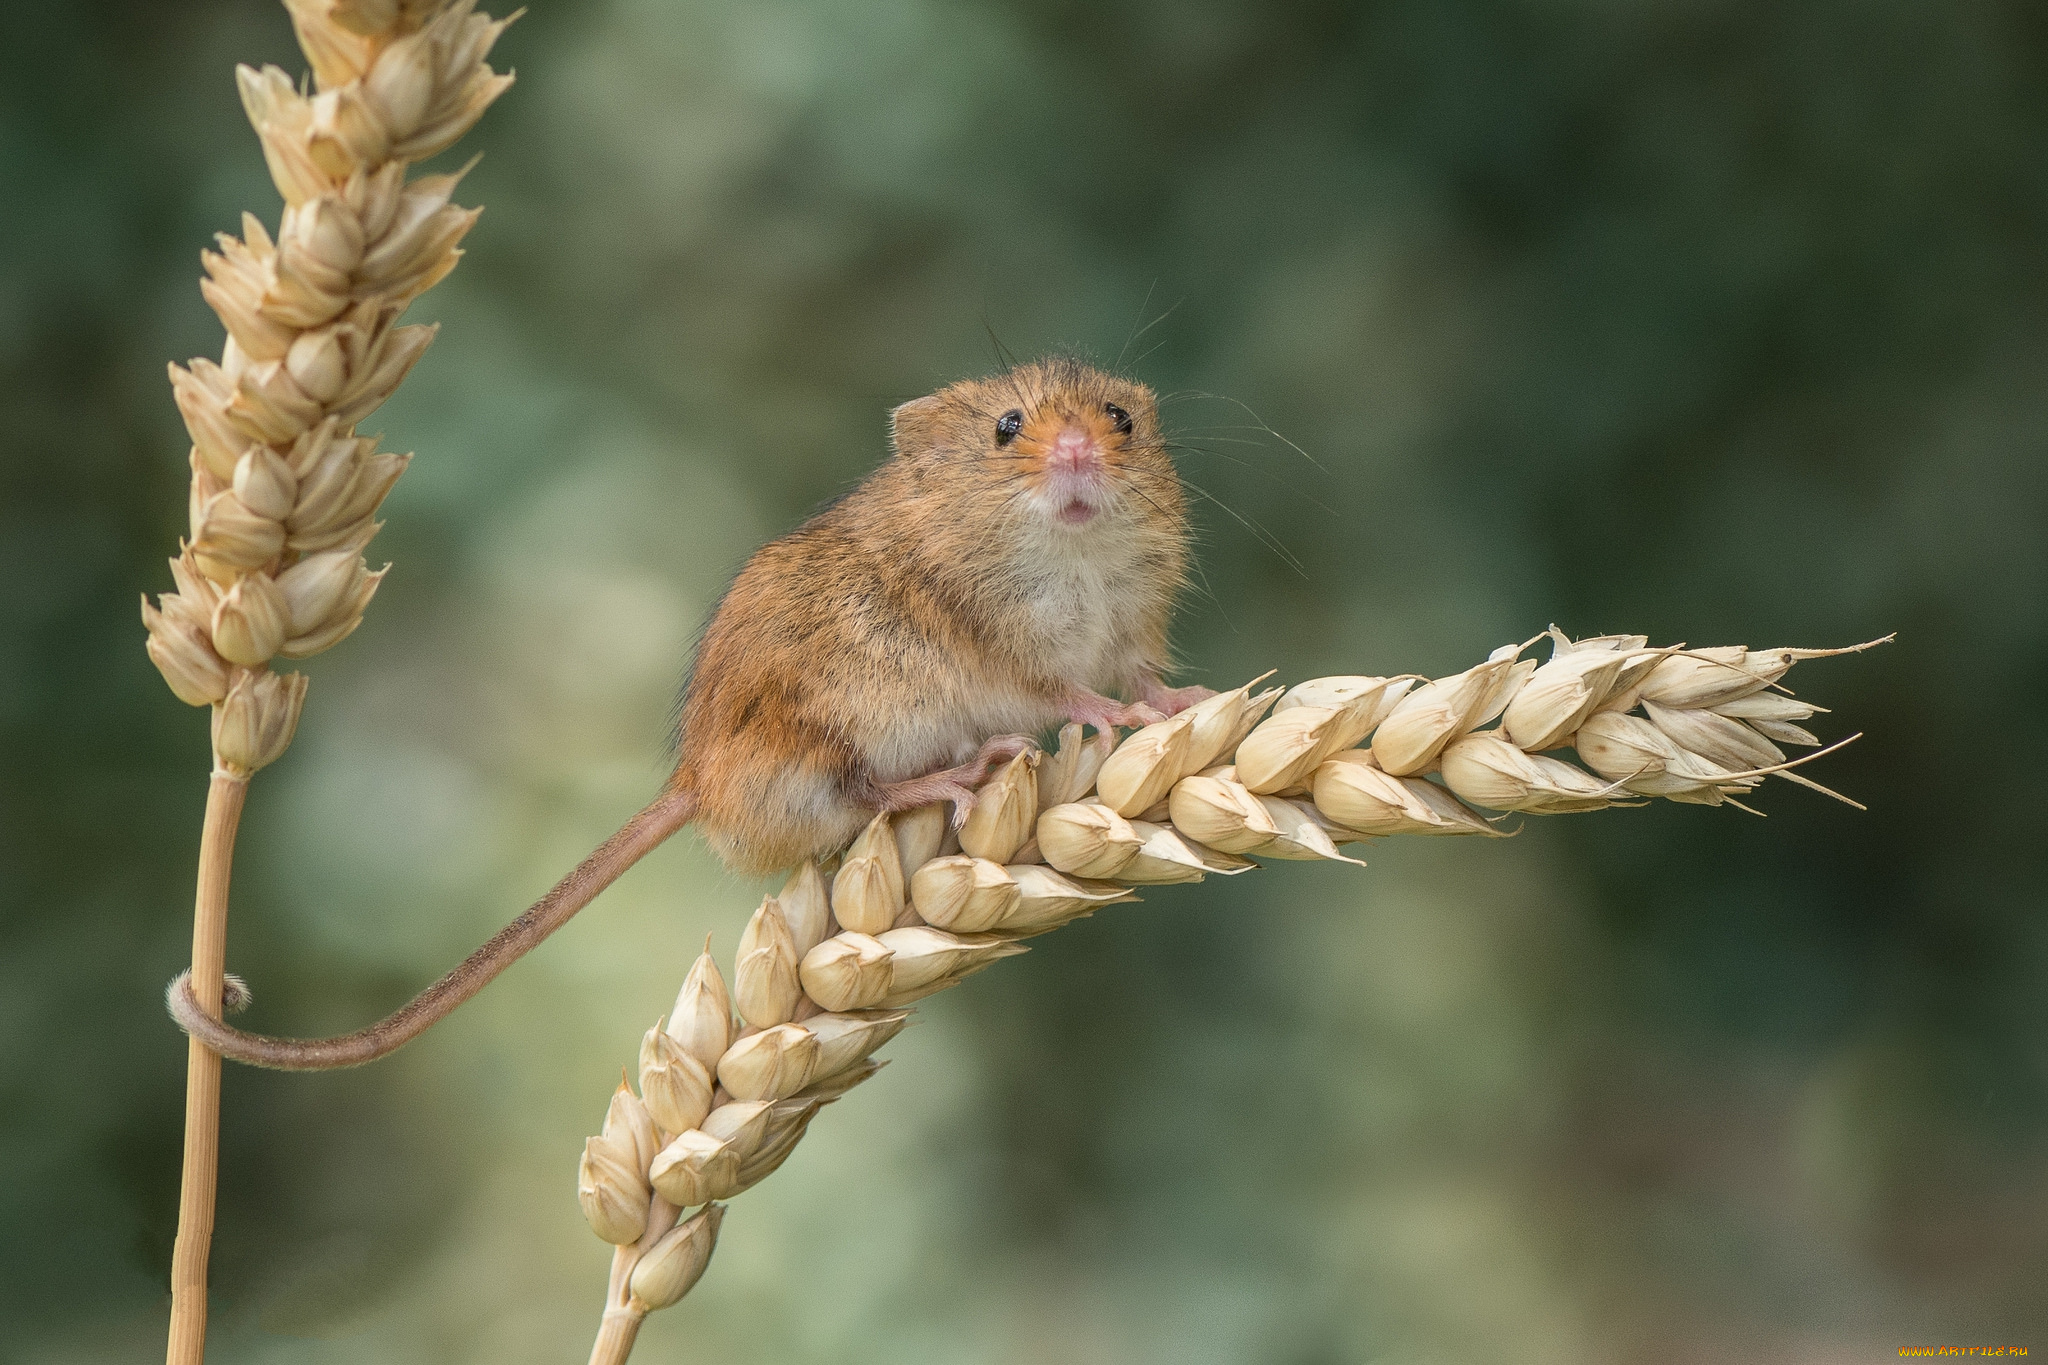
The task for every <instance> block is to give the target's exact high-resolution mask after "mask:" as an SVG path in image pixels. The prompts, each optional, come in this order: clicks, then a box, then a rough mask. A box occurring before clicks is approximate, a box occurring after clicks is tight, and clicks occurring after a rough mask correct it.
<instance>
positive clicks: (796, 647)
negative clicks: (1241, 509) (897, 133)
mask: <svg viewBox="0 0 2048 1365" xmlns="http://www.w3.org/2000/svg"><path fill="white" fill-rule="evenodd" d="M890 429H891V438H892V439H891V443H892V445H893V447H894V453H893V455H892V456H891V458H890V459H889V460H888V461H887V462H885V463H884V464H883V465H882V466H881V467H880V468H879V469H877V470H875V472H874V473H872V474H871V475H869V476H868V478H867V479H866V480H865V481H864V482H863V483H862V484H861V485H860V486H859V487H858V488H856V489H854V490H853V491H852V492H851V493H849V494H847V495H846V496H845V497H843V498H840V499H839V500H838V501H836V502H834V503H832V504H831V505H829V506H828V507H826V508H825V509H824V510H823V511H821V512H819V513H818V514H817V515H815V516H813V517H812V518H811V519H810V520H809V521H806V522H805V523H804V524H803V525H802V526H799V527H798V528H797V529H796V530H794V531H792V532H790V533H789V534H788V535H786V536H784V537H782V538H781V539H780V540H777V541H774V542H772V543H771V544H769V545H767V546H766V547H764V548H763V549H761V550H760V551H758V552H756V553H755V555H754V556H753V558H752V559H750V560H749V561H748V562H747V565H746V567H745V568H744V569H742V570H741V571H740V574H739V577H738V578H736V579H735V580H734V581H733V584H732V586H731V587H730V588H729V589H728V590H727V591H726V594H725V597H724V599H723V600H722V601H721V602H720V603H719V606H718V610H717V612H716V614H715V615H714V616H713V617H712V620H711V624H710V626H709V627H708V628H707V629H706V630H705V632H704V636H703V639H702V641H701V642H700V643H699V645H698V648H697V653H696V659H695V662H694V664H693V666H692V668H691V670H690V676H689V680H688V682H687V684H686V686H685V690H684V696H683V704H682V712H681V723H680V744H679V747H678V756H677V762H676V768H675V773H674V775H673V776H672V777H671V778H670V779H669V781H668V783H667V784H666V786H665V788H664V790H663V792H662V794H661V795H660V796H658V797H657V798H656V799H655V800H654V801H653V802H652V803H651V804H649V805H648V806H647V807H646V808H645V809H644V810H642V811H640V813H639V814H637V815H635V816H634V817H633V818H632V819H630V820H628V821H627V822H626V824H625V826H624V827H623V828H621V829H620V830H619V831H618V833H616V834H614V835H613V836H612V837H611V838H610V839H608V840H606V841H605V843H604V844H603V845H602V846H601V847H599V848H598V850H597V851H596V852H595V853H593V854H591V855H590V857H589V858H587V859H585V860H584V862H583V863H582V864H581V865H580V866H579V867H577V868H576V870H575V871H573V872H571V873H570V874H569V875H568V876H567V877H565V878H563V879H562V881H561V882H560V883H558V884H557V885H556V886H555V888H554V889H553V890H551V891H549V892H548V893H547V895H545V896H543V897H541V899H540V900H538V901H536V902H535V903H534V904H533V906H532V907H530V908H529V909H528V910H527V911H526V912H525V913H524V914H522V915H520V916H519V917H518V918H517V919H515V920H513V921H512V923H510V924H508V925H507V926H506V927H505V928H504V929H503V930H501V931H499V933H498V934H497V935H496V936H494V937H493V938H492V939H490V941H489V942H487V943H485V944H484V945H483V946H482V947H481V948H479V949H477V950H476V952H474V953H472V954H471V955H470V956H469V957H468V958H467V959H465V960H464V961H463V962H462V964H461V965H460V966H458V967H456V968H455V970H454V971H452V972H450V973H449V974H448V975H447V976H445V977H443V978H441V980H439V981H437V982H435V983H434V984H433V985H431V986H429V987H428V988H427V989H426V990H424V991H422V992H421V993H420V994H419V995H418V996H416V997H414V999H413V1000H412V1001H411V1002H410V1003H408V1004H407V1005H405V1006H404V1007H403V1008H401V1009H400V1010H398V1011H397V1012H396V1013H394V1014H392V1015H391V1016H389V1017H388V1018H386V1019H384V1020H382V1021H381V1022H379V1023H376V1024H373V1025H371V1026H370V1027H368V1028H366V1029H362V1030H360V1031H358V1032H356V1033H351V1034H347V1035H345V1036H342V1037H337V1038H322V1039H288V1038H269V1037H264V1036H262V1035H259V1034H253V1033H244V1032H242V1031H241V1030H239V1029H235V1028H231V1027H229V1026H228V1025H226V1024H224V1023H222V1022H221V1021H219V1020H218V1019H215V1018H213V1017H211V1016H210V1015H208V1014H206V1013H205V1012H204V1011H202V1010H201V1009H200V1008H199V1006H198V1004H197V1002H196V1001H195V1000H194V999H193V998H192V996H191V993H190V989H189V985H188V984H187V981H186V978H185V977H184V976H180V977H179V978H178V979H177V980H176V981H174V982H172V983H171V989H170V991H169V1005H170V1009H171V1013H172V1015H173V1016H174V1017H175V1018H176V1019H177V1021H178V1023H179V1024H180V1025H181V1026H182V1027H183V1028H184V1029H185V1030H186V1031H187V1032H188V1033H190V1034H192V1035H193V1036H194V1037H196V1038H198V1039H199V1040H200V1041H201V1042H203V1043H205V1044H206V1045H207V1046H208V1047H211V1048H214V1049H215V1050H217V1051H219V1052H220V1053H221V1054H222V1055H224V1056H227V1057H232V1058H234V1059H235V1060H237V1061H241V1062H247V1063H250V1064H253V1065H256V1066H267V1067H276V1068H280V1069H284V1070H325V1069H328V1068H332V1067H343V1066H357V1065H361V1064H362V1063H364V1062H369V1061H374V1060H376V1059H377V1058H379V1057H382V1056H384V1055H385V1054H386V1053H389V1052H391V1051H392V1050H394V1049H395V1048H397V1047H399V1046H400V1045H401V1044H403V1043H405V1042H408V1041H410V1040H411V1039H412V1038H414V1037H416V1036H418V1035H419V1034H420V1033H422V1032H424V1031H425V1030H426V1029H427V1028H428V1027H430V1026H431V1025H433V1024H434V1023H435V1022H436V1021H438V1020H439V1019H441V1018H442V1017H444V1016H445V1015H447V1014H448V1013H449V1012H450V1011H452V1010H453V1009H454V1008H455V1007H456V1006H457V1005H459V1004H461V1003H462V1002H463V1001H464V1000H467V999H468V998H469V997H470V996H472V995H474V994H475V993H476V992H477V991H479V990H481V989H482V988H483V987H484V985H485V984H487V983H488V982H489V981H490V980H491V979H492V978H493V977H495V976H497V975H498V973H500V972H502V971H503V970H504V969H505V968H506V967H508V966H510V965H511V964H512V963H513V962H514V961H515V960H517V959H518V958H519V957H520V956H522V955H523V954H525V953H526V952H527V951H528V950H530V949H531V948H533V947H534V946H535V945H536V944H538V943H539V942H540V941H541V940H542V939H544V938H546V937H547V936H548V935H549V934H551V933H553V932H554V931H555V930H556V929H558V928H560V927H561V926H562V925H563V924H564V923H566V922H567V921H568V920H569V918H570V917H571V916H573V915H574V914H575V913H576V912H577V911H578V910H580V909H582V908H583V907H584V906H585V905H587V904H588V903H589V902H590V901H591V900H592V899H593V898H594V897H596V895H597V894H598V893H599V892H600V891H602V890H603V889H604V888H605V887H606V886H608V885H610V884H611V883H612V881H613V880H615V879H616V878H617V877H618V876H619V875H620V874H621V873H623V872H624V871H625V870H626V869H627V868H629V867H631V866H632V865H633V864H634V863H635V862H637V861H638V860H639V859H640V858H641V857H642V856H643V855H645V854H646V853H647V852H648V851H649V850H651V849H652V848H654V847H655V845H657V844H659V843H661V842H662V841H663V840H664V839H666V838H668V836H669V835H671V834H673V833H675V832H676V831H677V830H679V829H681V828H682V827H683V826H684V825H687V824H695V825H696V826H697V827H698V829H699V830H700V831H701V832H702V833H703V835H704V837H705V838H706V840H707V841H709V843H710V844H711V846H712V848H713V849H715V850H716V851H717V853H718V855H719V856H720V857H721V858H722V859H724V860H725V862H726V863H727V865H728V866H730V867H732V868H733V869H735V870H736V871H740V872H747V873H758V872H767V871H772V870H774V869H776V868H781V867H787V866H790V865H792V864H794V863H797V862H800V861H802V860H803V859H805V858H811V857H818V856H823V855H826V854H830V853H832V852H835V851H837V850H838V849H840V848H843V847H845V846H846V844H847V843H848V842H850V841H851V840H852V839H853V837H854V836H855V835H856V834H858V833H859V832H860V830H861V828H862V827H863V826H864V825H865V824H867V822H868V821H869V820H871V819H872V818H873V817H874V815H875V813H876V812H877V811H897V810H909V809H913V808H915V807H918V806H924V805H929V804H931V803H932V802H935V801H942V800H943V801H950V802H952V803H953V807H954V812H955V819H956V821H958V820H961V819H964V818H965V816H966V812H967V809H968V807H969V806H970V805H971V803H972V801H973V796H972V791H971V788H972V787H973V786H974V785H975V784H976V783H978V782H979V781H980V780H981V779H982V777H983V776H984V775H985V774H986V772H987V770H988V769H989V767H990V766H991V765H992V764H994V763H997V762H1001V761H1003V760H1006V759H1008V758H1010V757H1013V756H1014V755H1015V754H1017V753H1019V752H1021V751H1022V750H1023V749H1024V748H1026V747H1027V746H1029V745H1030V743H1031V740H1030V739H1029V738H1028V736H1029V735H1030V734H1032V733H1034V732H1037V731H1039V730H1042V729H1044V728H1046V727H1048V726H1051V725H1053V724H1055V723H1058V722H1063V721H1080V722H1083V723H1086V724H1089V725H1092V726H1094V727H1096V728H1097V729H1101V730H1106V729H1109V728H1110V727H1112V726H1120V725H1126V726H1127V725H1140V724H1146V723H1149V722H1151V721H1155V720H1158V719H1161V718H1162V717H1163V716H1166V715H1170V714H1172V713H1174V712H1176V711H1178V710H1180V709H1181V708H1183V707H1184V706H1186V705H1188V704H1190V703H1192V702H1194V701H1196V700H1199V699H1200V698H1202V697H1204V696H1207V695H1209V694H1208V692H1207V691H1206V690H1205V689H1202V688H1178V689H1176V688H1169V687H1167V686H1166V685H1165V684H1164V683H1163V682H1162V681H1161V674H1162V673H1163V671H1164V670H1165V668H1166V666H1167V662H1168V655H1167V636H1166V631H1167V618H1168V615H1169V613H1170V612H1171V609H1172V606H1173V602H1174V598H1175V596H1176V595H1177V594H1178V592H1179V591H1180V588H1181V586H1182V582H1183V578H1184V576H1185V573H1186V566H1187V555H1188V525H1187V513H1186V509H1185V506H1184V503H1183V499H1182V495H1181V484H1180V480H1179V479H1178V477H1177V476H1176V475H1175V473H1174V469H1173V464H1172V462H1171V460H1170V459H1169V458H1168V456H1167V452H1166V447H1165V444H1164V442H1163V440H1162V438H1161V435H1160V431H1159V419H1158V412H1157V404H1156V402H1155V400H1154V398H1153V395H1152V392H1151V390H1150V389H1147V388H1146V387H1145V386H1144V385H1142V384H1137V383H1134V382H1132V381H1130V380H1126V379H1122V378H1119V377H1117V376H1114V375H1110V374H1106V373H1104V372H1102V371H1100V370H1096V369H1093V368H1090V367H1089V366H1086V365H1083V364H1081V363H1079V362H1078V361H1074V360H1068V359H1061V358H1054V359H1047V360H1040V361H1037V362H1034V363H1031V364H1028V365H1021V366H1018V367H1015V368H1013V369H1010V370H1008V371H1005V372H1003V373H1001V374H997V375H993V376H990V377H989V378H986V379H973V380H965V381H962V382H960V383H956V384H952V385H950V386H948V387H946V388H944V389H941V390H940V391H939V392H937V393H935V394H933V395H931V396H930V397H928V398H919V399H915V400H913V401H911V402H908V403H905V404H903V405H902V406H901V407H899V408H897V409H895V411H894V412H893V413H892V414H891V416H890ZM1105 691H1109V692H1121V693H1124V694H1125V695H1129V696H1134V697H1135V698H1136V700H1135V701H1132V702H1120V701H1116V700H1114V699H1112V697H1110V696H1108V695H1105ZM992 736H993V738H991V737H992Z"/></svg>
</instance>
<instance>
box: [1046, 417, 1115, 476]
mask: <svg viewBox="0 0 2048 1365" xmlns="http://www.w3.org/2000/svg"><path fill="white" fill-rule="evenodd" d="M1045 464H1046V468H1048V469H1056V470H1062V471H1064V472H1067V473H1072V474H1092V473H1094V472H1095V471H1096V470H1097V469H1099V468H1101V467H1102V451H1101V449H1100V447H1098V446H1097V445H1096V443H1095V438H1094V437H1093V436H1092V435H1090V434H1089V433H1088V432H1087V431H1085V430H1083V429H1082V428H1081V427H1078V426H1068V427H1064V428H1062V429H1061V431H1060V434H1059V435H1058V436H1056V437H1054V438H1053V442H1052V449H1051V450H1050V451H1049V452H1047V454H1046V457H1045Z"/></svg>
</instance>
